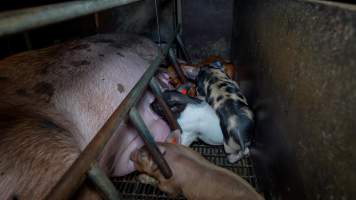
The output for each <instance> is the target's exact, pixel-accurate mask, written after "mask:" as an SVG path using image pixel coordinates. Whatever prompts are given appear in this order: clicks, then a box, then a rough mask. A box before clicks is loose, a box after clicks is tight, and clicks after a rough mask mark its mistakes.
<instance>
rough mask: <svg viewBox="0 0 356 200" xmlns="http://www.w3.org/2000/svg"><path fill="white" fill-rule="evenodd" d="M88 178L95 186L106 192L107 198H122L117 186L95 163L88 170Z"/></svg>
mask: <svg viewBox="0 0 356 200" xmlns="http://www.w3.org/2000/svg"><path fill="white" fill-rule="evenodd" d="M88 178H89V179H90V181H91V182H92V183H94V185H95V186H97V188H98V189H99V190H100V191H101V192H102V193H103V194H104V196H105V199H108V200H120V199H122V198H121V197H120V195H119V193H118V191H117V190H116V188H115V186H114V185H113V184H112V182H111V181H110V180H109V179H108V177H107V176H106V174H105V173H104V172H103V171H102V170H101V169H100V168H99V166H98V165H97V164H96V163H95V164H93V165H92V167H91V169H90V170H89V171H88Z"/></svg>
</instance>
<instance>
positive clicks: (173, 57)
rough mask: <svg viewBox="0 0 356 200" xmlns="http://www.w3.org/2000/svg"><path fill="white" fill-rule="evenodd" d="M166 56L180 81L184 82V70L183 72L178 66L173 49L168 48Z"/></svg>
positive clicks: (185, 80) (185, 79)
mask: <svg viewBox="0 0 356 200" xmlns="http://www.w3.org/2000/svg"><path fill="white" fill-rule="evenodd" d="M168 56H169V59H170V60H171V62H172V64H173V67H174V69H175V70H176V72H177V75H178V77H179V79H180V81H182V83H186V82H187V78H186V77H185V75H184V72H183V70H182V68H181V67H180V64H179V63H178V61H177V58H176V55H175V54H174V52H173V49H169V52H168Z"/></svg>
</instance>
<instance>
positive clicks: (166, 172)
mask: <svg viewBox="0 0 356 200" xmlns="http://www.w3.org/2000/svg"><path fill="white" fill-rule="evenodd" d="M129 117H130V120H131V122H132V123H133V125H134V126H135V127H136V129H137V130H138V133H139V134H140V136H141V138H142V140H143V141H144V142H145V144H146V147H147V150H148V152H150V154H151V155H152V158H153V161H154V162H155V163H156V164H157V166H158V168H159V170H160V171H161V172H162V174H163V176H164V177H165V178H167V179H168V178H170V177H171V176H172V170H171V169H170V168H169V166H168V164H167V161H166V160H165V159H164V158H163V155H162V153H161V152H160V151H159V149H158V147H157V144H156V142H155V140H154V139H153V137H152V135H151V133H150V131H149V130H148V128H147V126H146V125H145V122H144V121H143V119H142V118H141V116H140V113H139V112H138V110H137V109H136V108H135V107H132V108H131V110H130V113H129Z"/></svg>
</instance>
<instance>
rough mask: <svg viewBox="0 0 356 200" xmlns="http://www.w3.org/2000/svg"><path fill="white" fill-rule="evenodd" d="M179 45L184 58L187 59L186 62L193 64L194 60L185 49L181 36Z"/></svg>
mask: <svg viewBox="0 0 356 200" xmlns="http://www.w3.org/2000/svg"><path fill="white" fill-rule="evenodd" d="M176 39H177V43H178V45H179V48H180V49H181V50H182V52H183V56H184V58H185V60H186V61H187V62H188V63H192V58H191V57H190V55H189V54H188V51H187V49H186V48H185V45H184V43H183V40H182V38H181V37H180V35H179V34H178V35H177V38H176Z"/></svg>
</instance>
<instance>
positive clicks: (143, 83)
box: [46, 29, 179, 200]
mask: <svg viewBox="0 0 356 200" xmlns="http://www.w3.org/2000/svg"><path fill="white" fill-rule="evenodd" d="M177 30H179V29H177ZM177 32H178V31H176V32H175V33H174V34H173V36H172V37H171V38H170V40H169V41H168V43H167V46H166V47H165V48H164V49H163V51H162V54H159V55H158V56H157V57H156V59H155V60H154V61H153V63H152V64H151V65H150V67H149V68H148V69H147V70H146V72H145V73H144V74H143V76H142V77H141V79H140V80H139V81H138V82H137V83H136V85H135V86H134V88H133V89H132V90H131V91H130V92H129V94H128V95H127V96H126V98H125V99H124V100H123V101H122V102H121V104H120V105H119V107H118V108H117V109H116V110H115V111H114V113H113V114H112V115H111V116H110V118H109V119H108V120H107V121H106V123H105V124H104V126H103V127H102V128H101V129H100V130H99V132H98V133H97V134H96V135H95V137H94V138H93V139H92V141H91V142H90V143H89V144H88V145H87V147H86V148H85V149H84V150H83V152H82V153H81V154H80V156H79V157H78V158H77V160H76V161H75V162H74V163H73V164H72V166H71V167H70V168H69V169H68V170H67V172H66V173H65V174H64V175H63V176H62V178H61V179H60V181H59V182H58V183H57V185H56V186H55V187H54V188H53V189H52V191H51V192H50V193H49V194H48V196H47V197H46V199H48V200H57V199H69V197H70V196H71V195H72V194H73V192H74V191H76V190H77V189H78V187H79V186H80V185H81V184H82V182H83V181H84V179H85V178H86V176H85V175H86V173H87V171H88V170H89V169H90V167H91V165H92V164H93V163H94V162H95V160H96V158H97V157H98V156H99V154H100V153H101V152H102V150H103V149H104V146H105V144H106V143H107V142H108V140H109V139H110V138H111V136H112V135H113V134H114V133H115V132H117V130H118V127H119V125H120V123H122V122H123V121H124V120H125V119H126V118H127V114H128V113H129V111H130V110H131V108H132V107H133V106H135V105H136V103H137V102H138V101H139V99H140V97H141V96H142V94H143V92H144V91H145V89H146V87H147V86H148V84H149V82H150V81H151V79H152V77H153V76H154V74H155V72H156V71H157V69H158V68H159V65H160V64H161V62H162V61H163V59H165V56H166V55H167V54H168V50H169V49H170V48H171V46H172V43H173V42H174V41H175V39H176V35H177ZM147 145H150V144H147ZM167 167H168V166H167Z"/></svg>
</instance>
